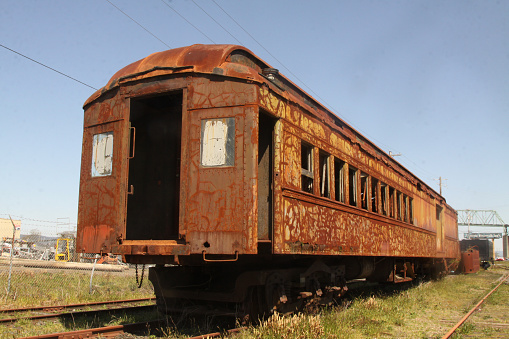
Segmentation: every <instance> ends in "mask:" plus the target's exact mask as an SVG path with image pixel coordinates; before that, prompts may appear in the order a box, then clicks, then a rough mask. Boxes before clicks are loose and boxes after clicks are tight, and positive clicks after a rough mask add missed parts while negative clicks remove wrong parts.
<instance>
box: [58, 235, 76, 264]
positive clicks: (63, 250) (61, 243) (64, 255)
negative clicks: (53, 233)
mask: <svg viewBox="0 0 509 339" xmlns="http://www.w3.org/2000/svg"><path fill="white" fill-rule="evenodd" d="M72 240H73V239H69V238H58V239H57V247H56V252H55V260H56V261H69V260H70V259H71V253H70V250H69V249H70V247H71V241H72Z"/></svg>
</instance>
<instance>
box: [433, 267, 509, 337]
mask: <svg viewBox="0 0 509 339" xmlns="http://www.w3.org/2000/svg"><path fill="white" fill-rule="evenodd" d="M508 277H509V274H506V275H505V276H503V277H502V278H501V280H500V282H499V283H498V285H497V286H495V288H493V289H492V290H491V291H490V292H489V293H488V294H486V295H485V296H484V298H482V299H481V301H479V302H478V303H477V304H476V305H475V306H474V307H472V309H471V310H470V311H468V313H467V314H465V316H464V317H463V318H461V320H460V321H458V323H457V324H456V325H454V326H453V327H452V328H451V329H450V330H449V332H447V333H446V334H445V335H444V336H443V337H442V339H447V338H449V337H450V336H451V335H452V334H453V333H454V332H455V331H456V330H457V329H458V328H459V327H460V326H461V325H462V324H463V323H464V322H465V321H466V320H467V319H468V317H470V316H471V315H472V313H474V312H475V310H476V309H477V308H478V307H479V306H481V304H482V303H483V302H484V301H485V300H486V299H488V297H489V296H490V295H491V294H492V293H493V292H495V291H496V290H497V289H498V288H499V287H500V285H502V284H503V283H504V282H505V281H506V280H507V278H508Z"/></svg>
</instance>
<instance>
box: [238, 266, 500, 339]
mask: <svg viewBox="0 0 509 339" xmlns="http://www.w3.org/2000/svg"><path fill="white" fill-rule="evenodd" d="M504 267H506V265H503V264H502V265H500V264H499V265H497V267H495V268H493V269H490V270H488V271H481V272H479V273H477V274H471V275H453V276H447V277H446V278H445V279H443V280H440V281H436V282H426V283H423V284H421V285H419V286H416V287H412V288H409V289H408V290H404V291H402V292H400V293H396V294H392V295H386V294H384V292H383V291H382V292H379V293H378V294H376V295H360V296H358V297H356V298H355V299H354V300H352V301H351V304H350V305H349V306H348V308H347V309H344V308H342V307H339V306H337V307H333V308H329V309H326V310H322V311H321V312H320V313H319V314H317V315H298V316H293V317H282V316H280V315H275V316H274V317H273V318H271V319H269V320H268V321H266V322H265V323H264V324H263V325H262V326H257V327H250V328H248V329H247V330H245V331H243V332H242V333H241V335H238V336H232V337H231V338H242V339H247V338H441V337H442V336H443V335H444V334H445V333H447V331H448V330H449V329H450V328H451V327H452V326H454V325H455V324H456V323H457V322H458V321H459V320H460V319H461V318H462V317H463V316H464V314H465V313H466V312H468V311H469V310H470V309H471V308H472V307H473V306H474V305H475V304H476V303H477V302H478V301H479V300H480V299H481V298H482V297H484V295H486V293H488V292H489V291H490V290H491V289H492V288H493V287H494V286H495V283H494V282H495V281H496V280H497V278H499V277H500V276H501V275H502V274H505V273H506V271H505V270H504ZM507 300H509V286H508V285H507V284H504V285H503V286H501V287H500V289H499V290H497V292H496V293H495V294H493V295H492V296H491V297H490V298H488V300H487V301H486V302H485V303H486V304H484V305H483V306H482V308H483V310H482V311H481V312H478V313H477V314H475V315H474V316H472V319H469V321H467V322H466V323H465V324H464V325H463V326H461V327H460V328H459V329H458V330H457V331H456V333H455V334H454V335H453V338H463V337H469V338H471V337H474V338H486V337H500V338H507V337H509V328H508V327H507V325H506V326H505V327H504V326H498V327H497V326H494V325H493V322H494V321H495V322H500V324H508V323H509V320H508V319H505V320H504V319H503V317H506V315H507V314H509V312H508V311H509V304H508V303H507ZM485 311H486V313H485ZM483 314H484V316H486V317H488V319H483V320H482V322H481V320H479V321H478V320H476V318H477V317H479V318H480V319H482V317H483Z"/></svg>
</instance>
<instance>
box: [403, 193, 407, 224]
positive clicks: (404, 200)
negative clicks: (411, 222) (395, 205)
mask: <svg viewBox="0 0 509 339" xmlns="http://www.w3.org/2000/svg"><path fill="white" fill-rule="evenodd" d="M403 219H404V221H405V222H408V197H407V196H406V195H405V194H403Z"/></svg>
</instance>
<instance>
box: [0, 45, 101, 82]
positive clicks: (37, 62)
mask: <svg viewBox="0 0 509 339" xmlns="http://www.w3.org/2000/svg"><path fill="white" fill-rule="evenodd" d="M0 47H3V48H5V49H7V50H9V51H11V52H13V53H16V54H17V55H20V56H22V57H23V58H25V59H28V60H30V61H32V62H35V63H36V64H38V65H41V66H43V67H46V68H47V69H50V70H52V71H53V72H56V73H58V74H60V75H63V76H65V77H67V78H69V79H71V80H74V81H76V82H78V83H80V84H82V85H85V86H87V87H90V88H91V89H93V90H96V91H97V88H95V87H93V86H90V85H89V84H86V83H84V82H83V81H80V80H78V79H76V78H73V77H72V76H70V75H67V74H65V73H63V72H60V71H58V70H56V69H54V68H52V67H50V66H48V65H45V64H43V63H42V62H39V61H37V60H34V59H32V58H30V57H28V56H26V55H24V54H22V53H20V52H17V51H15V50H13V49H12V48H9V47H7V46H4V45H2V44H0Z"/></svg>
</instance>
